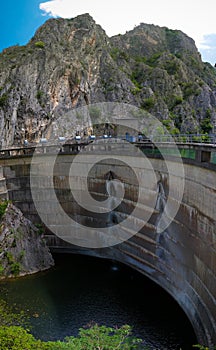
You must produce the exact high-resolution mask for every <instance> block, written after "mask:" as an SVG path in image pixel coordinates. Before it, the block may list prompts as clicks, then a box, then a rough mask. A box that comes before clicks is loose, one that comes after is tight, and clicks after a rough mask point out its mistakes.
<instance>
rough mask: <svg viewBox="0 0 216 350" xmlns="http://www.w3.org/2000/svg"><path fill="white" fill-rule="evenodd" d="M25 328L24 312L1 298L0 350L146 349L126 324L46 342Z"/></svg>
mask: <svg viewBox="0 0 216 350" xmlns="http://www.w3.org/2000/svg"><path fill="white" fill-rule="evenodd" d="M27 325H28V317H27V315H26V314H25V313H24V312H23V311H21V312H20V311H19V312H17V310H15V311H14V308H12V307H9V306H8V305H7V303H6V302H5V301H3V300H1V299H0V350H117V349H118V350H133V349H143V350H147V347H145V346H144V345H142V344H143V343H142V340H141V339H138V338H135V337H133V336H132V332H131V327H130V326H128V325H124V326H122V327H120V328H111V327H106V326H99V325H97V324H90V325H89V326H88V327H87V328H81V329H80V330H79V334H78V336H77V337H73V336H71V337H67V338H65V341H49V342H44V341H41V340H38V339H35V337H34V336H33V335H32V334H31V333H30V332H29V330H26V329H25V328H26V326H27ZM24 327H25V328H24ZM194 348H197V349H199V350H209V348H208V347H205V346H202V345H194ZM215 350H216V347H215Z"/></svg>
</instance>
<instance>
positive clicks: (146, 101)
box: [141, 97, 155, 110]
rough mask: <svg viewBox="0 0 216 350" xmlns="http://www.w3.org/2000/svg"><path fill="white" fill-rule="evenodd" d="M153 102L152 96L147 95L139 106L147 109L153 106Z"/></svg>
mask: <svg viewBox="0 0 216 350" xmlns="http://www.w3.org/2000/svg"><path fill="white" fill-rule="evenodd" d="M154 104H155V99H154V97H147V98H145V99H144V100H143V102H142V104H141V106H142V108H144V109H147V110H149V109H151V108H152V107H153V106H154Z"/></svg>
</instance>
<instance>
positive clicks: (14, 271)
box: [10, 261, 21, 277]
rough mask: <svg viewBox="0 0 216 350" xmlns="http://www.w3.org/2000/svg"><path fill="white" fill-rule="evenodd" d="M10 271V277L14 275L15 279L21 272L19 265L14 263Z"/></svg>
mask: <svg viewBox="0 0 216 350" xmlns="http://www.w3.org/2000/svg"><path fill="white" fill-rule="evenodd" d="M10 270H11V273H12V275H14V276H15V277H16V276H18V275H19V273H20V271H21V265H20V263H19V262H16V261H14V262H13V263H12V264H11V266H10Z"/></svg>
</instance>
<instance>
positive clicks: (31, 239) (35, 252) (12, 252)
mask: <svg viewBox="0 0 216 350" xmlns="http://www.w3.org/2000/svg"><path fill="white" fill-rule="evenodd" d="M53 264H54V261H53V258H52V255H51V253H50V251H49V249H48V247H47V246H46V243H45V241H44V240H43V237H42V235H41V234H40V230H38V229H37V228H36V227H35V226H34V225H33V224H32V223H31V221H29V220H28V219H26V218H25V217H24V216H23V214H22V212H21V211H20V210H19V209H18V208H16V207H15V206H14V205H12V204H8V206H7V209H6V211H5V214H4V215H3V217H2V220H1V226H0V270H1V271H0V272H1V276H0V277H1V278H2V277H14V276H18V275H25V274H30V273H35V272H38V271H42V270H45V269H48V268H49V267H51V266H52V265H53Z"/></svg>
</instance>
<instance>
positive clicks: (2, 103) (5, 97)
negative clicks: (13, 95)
mask: <svg viewBox="0 0 216 350" xmlns="http://www.w3.org/2000/svg"><path fill="white" fill-rule="evenodd" d="M7 100H8V95H7V94H6V93H4V94H3V95H2V96H1V97H0V107H4V106H5V105H6V103H7Z"/></svg>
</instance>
